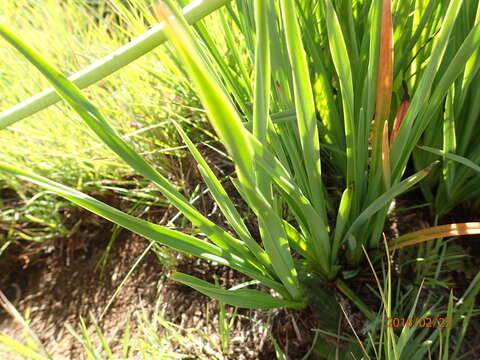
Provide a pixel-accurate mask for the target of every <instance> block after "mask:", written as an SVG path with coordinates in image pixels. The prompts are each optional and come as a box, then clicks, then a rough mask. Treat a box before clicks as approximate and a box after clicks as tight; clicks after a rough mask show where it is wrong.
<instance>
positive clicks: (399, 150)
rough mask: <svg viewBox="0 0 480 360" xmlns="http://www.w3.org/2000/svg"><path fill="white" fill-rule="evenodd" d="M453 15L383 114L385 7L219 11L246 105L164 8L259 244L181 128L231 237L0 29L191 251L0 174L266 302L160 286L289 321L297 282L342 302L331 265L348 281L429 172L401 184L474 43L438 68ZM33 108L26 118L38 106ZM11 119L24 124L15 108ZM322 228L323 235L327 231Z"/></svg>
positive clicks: (297, 5)
mask: <svg viewBox="0 0 480 360" xmlns="http://www.w3.org/2000/svg"><path fill="white" fill-rule="evenodd" d="M207 3H208V2H207ZM209 3H210V5H211V3H212V1H211V2H209ZM413 3H415V2H413ZM462 3H463V2H462V1H461V0H452V1H450V2H449V3H448V6H446V5H445V4H444V2H442V5H441V6H440V5H438V6H436V7H435V9H436V10H435V11H434V12H432V13H431V14H430V15H432V14H434V17H435V21H436V24H437V25H439V26H440V30H439V32H438V34H436V37H435V39H434V40H433V42H432V44H431V48H430V49H429V50H430V52H429V57H428V61H427V62H426V65H425V64H420V65H419V69H417V72H416V77H417V78H418V84H417V85H416V87H415V90H414V91H413V92H412V94H411V103H410V106H409V108H408V110H406V107H405V106H403V108H402V106H401V105H399V104H397V103H396V102H395V101H392V97H394V96H395V94H396V91H395V81H394V80H395V77H394V74H395V68H396V67H397V68H399V69H401V70H403V69H404V68H405V67H406V66H407V65H408V62H409V60H410V59H409V58H408V57H407V58H401V59H400V60H399V62H397V63H394V58H393V47H394V44H393V40H394V30H395V28H394V27H393V22H392V7H391V2H390V1H389V0H384V1H381V0H374V1H371V2H370V1H357V2H356V3H355V6H353V5H352V3H351V2H348V1H346V2H342V3H341V4H340V5H339V6H337V7H335V6H334V4H333V2H332V1H331V0H323V1H319V2H311V1H307V0H300V1H294V0H280V1H274V0H269V1H265V0H255V1H254V2H253V4H254V7H253V8H252V7H251V2H250V1H245V0H238V1H237V9H238V11H237V12H235V11H233V10H232V9H230V14H231V15H232V16H233V19H234V21H235V22H236V23H237V25H238V27H239V28H240V29H241V30H242V32H243V33H244V36H245V39H246V40H247V42H248V44H249V45H248V46H249V47H250V49H251V51H252V54H253V57H254V70H253V76H252V77H253V79H252V81H251V84H250V83H248V81H249V80H250V79H248V74H247V73H245V72H244V73H243V75H242V76H243V77H244V79H243V80H245V82H244V83H243V84H245V83H247V87H250V88H251V91H241V89H239V88H238V86H237V85H239V84H237V83H235V79H234V77H232V73H231V72H230V73H229V71H230V70H228V69H227V68H226V67H225V66H226V64H221V65H222V66H220V69H218V66H217V65H219V61H220V60H221V59H219V58H218V57H215V56H213V58H214V59H215V60H216V61H211V60H212V54H211V53H209V52H208V49H209V47H211V46H214V44H212V43H211V42H210V43H207V45H205V44H200V41H201V39H205V37H206V36H207V34H205V33H204V34H203V35H202V31H201V29H200V30H199V29H198V28H197V29H196V30H194V29H193V28H191V27H189V26H188V25H187V21H186V20H185V19H184V18H183V17H182V15H181V13H180V12H179V11H177V10H176V8H175V7H173V12H174V13H175V14H174V15H172V13H171V12H170V10H168V9H167V8H166V7H163V6H159V7H158V8H157V9H158V12H159V13H160V14H161V16H163V18H164V23H163V24H162V28H161V31H162V36H166V37H167V38H168V39H170V40H172V41H171V44H172V45H173V46H174V47H175V49H176V51H177V54H178V56H179V58H180V59H181V60H182V61H183V64H184V66H185V68H186V70H187V72H188V74H189V76H190V78H191V79H192V81H193V83H194V84H195V86H196V89H197V91H198V96H199V98H200V100H201V101H202V104H203V106H204V107H205V109H206V110H207V112H208V118H209V121H210V122H211V124H212V126H213V128H214V129H215V131H216V133H217V135H218V137H219V139H220V140H221V142H222V143H223V144H224V145H225V147H226V149H227V150H228V154H229V155H230V157H231V159H232V161H233V163H234V164H235V170H236V177H235V179H233V180H232V181H233V182H234V184H235V186H236V188H237V190H238V192H239V193H240V195H241V196H242V197H243V199H244V200H245V202H246V203H247V204H248V207H249V209H250V211H251V212H252V213H253V214H254V215H255V217H256V220H257V223H258V228H259V233H260V237H261V239H260V241H257V239H255V238H254V237H253V236H252V234H251V233H250V232H249V230H248V227H247V226H246V224H245V222H244V220H243V218H242V216H241V214H240V213H239V212H238V210H237V209H236V207H235V204H234V203H233V201H232V200H231V199H230V198H229V195H228V194H227V192H226V191H225V189H224V188H223V186H222V184H221V182H220V180H219V179H217V177H216V176H215V174H214V173H213V171H212V170H211V169H210V168H209V166H208V164H207V162H206V161H205V160H204V159H203V158H202V156H201V154H200V153H199V151H198V150H197V149H196V147H195V145H194V143H193V142H192V141H191V140H190V139H189V138H188V136H187V134H186V133H185V132H184V131H183V130H182V128H181V126H180V125H178V124H175V125H176V126H177V128H178V131H179V133H180V135H181V136H182V138H183V139H184V141H185V144H186V145H187V147H188V148H189V150H190V151H191V153H192V155H193V157H194V158H195V159H196V161H197V164H198V168H199V171H200V173H201V175H202V177H203V179H204V181H205V184H206V186H207V187H208V189H209V191H210V193H211V194H212V196H213V198H214V199H215V201H216V203H217V205H218V207H219V209H220V210H221V211H222V213H223V214H224V216H225V218H226V219H227V221H228V223H229V226H230V228H231V230H232V232H228V231H226V230H225V229H223V228H221V227H220V226H219V225H217V224H215V223H213V222H212V221H211V220H209V219H208V218H207V217H205V216H204V215H202V214H201V213H200V212H199V211H198V210H197V209H195V208H194V207H193V206H192V205H191V204H190V203H189V201H188V199H187V198H186V197H185V196H184V195H183V194H181V193H180V192H179V191H178V190H177V189H176V188H175V186H173V185H172V184H171V183H170V182H169V181H168V180H167V179H166V178H165V177H164V176H163V175H162V174H160V173H159V172H158V171H157V170H155V169H154V167H153V166H152V165H151V164H149V163H148V162H147V161H145V160H144V159H143V158H142V157H141V156H140V155H139V154H137V153H136V152H135V151H134V150H133V149H132V147H131V146H130V145H129V144H128V143H127V142H125V141H124V140H123V139H122V138H121V137H120V136H119V135H118V134H117V133H116V131H115V130H114V129H113V128H112V127H111V126H110V125H109V123H108V121H107V119H106V117H105V116H104V115H103V114H102V113H101V112H100V111H99V109H97V108H96V107H95V105H94V104H92V103H91V102H90V101H89V100H88V99H87V98H86V97H85V96H84V95H83V94H82V93H81V91H80V90H79V89H78V88H77V86H76V85H75V84H74V83H73V82H72V81H70V80H69V79H67V78H66V77H64V76H63V75H62V74H61V73H60V72H59V71H57V70H56V69H55V68H53V67H52V66H51V65H50V64H48V63H47V62H46V61H45V60H44V59H42V58H41V56H40V55H39V54H38V53H37V52H35V51H34V50H32V49H31V48H30V47H29V46H28V45H27V44H25V43H23V42H22V41H21V39H19V38H17V37H16V36H15V35H14V34H12V33H11V32H10V31H8V29H5V28H4V27H2V26H1V25H0V34H1V35H2V36H3V37H4V38H5V39H6V40H7V41H8V42H10V43H11V44H12V45H13V46H14V47H16V48H17V49H18V50H19V51H20V52H21V53H22V54H23V55H24V56H25V57H26V58H27V59H28V60H29V61H30V62H31V63H32V64H34V65H35V66H36V67H37V68H38V69H39V70H40V71H41V72H42V73H43V74H44V75H45V77H46V78H47V79H48V80H49V81H50V82H51V83H52V85H53V87H54V89H55V91H56V92H57V94H58V95H59V96H60V97H61V98H62V99H64V100H65V101H66V102H68V103H69V104H70V105H71V106H72V108H74V109H75V110H76V111H77V113H78V114H79V115H80V116H81V118H82V119H83V120H84V121H85V122H86V124H87V125H88V126H89V127H90V128H91V129H92V130H93V131H94V132H95V133H96V135H97V136H98V137H99V138H100V139H101V140H102V141H103V142H104V143H105V144H106V145H108V146H109V147H110V148H111V149H112V150H113V151H114V152H115V153H116V154H117V155H118V156H119V157H121V158H122V159H123V160H124V161H125V162H127V163H128V164H129V165H130V166H131V167H132V168H133V169H134V170H135V171H136V172H137V173H138V174H140V175H142V176H144V177H145V178H147V179H149V180H150V181H152V183H153V184H155V185H156V186H157V187H158V188H159V189H160V191H161V192H162V194H163V195H164V196H165V197H166V198H167V199H168V200H169V201H170V203H171V204H172V205H173V206H175V207H176V208H177V209H179V210H180V211H181V212H182V214H183V215H184V216H185V218H186V219H188V220H189V221H190V222H191V223H192V225H193V227H194V228H195V229H197V230H198V231H197V233H199V235H198V236H192V235H188V234H185V233H182V232H179V231H176V230H174V229H170V228H167V227H163V226H159V225H156V224H153V223H151V222H148V221H145V220H142V219H138V218H135V217H132V216H130V215H128V214H126V213H123V212H121V211H119V210H117V209H114V208H112V207H110V206H108V205H106V204H104V203H102V202H100V201H98V200H96V199H94V198H92V197H90V196H87V195H86V194H83V193H81V192H79V191H77V190H75V189H72V188H69V187H66V186H63V185H61V184H59V183H56V182H54V181H52V180H50V179H46V178H44V177H41V176H38V175H36V174H34V173H31V172H29V171H25V170H22V169H18V168H16V167H15V166H13V165H10V164H5V163H0V169H1V170H2V171H5V172H8V173H11V174H13V175H16V176H19V177H21V178H24V179H25V180H27V181H30V182H32V183H35V184H38V185H40V186H42V187H44V188H46V189H48V190H50V191H52V192H54V193H56V194H58V195H60V196H62V197H64V198H66V199H68V200H70V201H72V202H73V203H75V204H77V205H79V206H82V207H84V208H86V209H88V210H90V211H92V212H94V213H96V214H98V215H100V216H102V217H104V218H106V219H109V220H110V221H112V222H114V223H116V224H119V225H121V226H123V227H124V228H127V229H129V230H131V231H133V232H135V233H137V234H140V235H142V236H144V237H145V238H147V239H150V240H152V241H156V242H159V243H161V244H164V245H166V246H169V247H171V248H173V249H175V250H178V251H181V252H185V253H188V254H191V255H194V256H197V257H200V258H203V259H206V260H210V261H213V262H215V263H218V264H222V265H226V266H229V267H231V268H232V269H235V270H237V271H239V272H241V273H243V274H245V275H247V276H249V277H251V278H252V279H253V280H255V282H256V283H259V284H261V285H263V286H264V287H266V288H269V289H271V290H273V292H272V293H267V292H263V291H260V290H254V289H249V288H246V286H239V287H236V288H233V289H228V290H226V289H222V288H220V287H219V286H217V285H214V284H212V283H209V282H206V281H203V280H200V279H197V278H195V277H192V276H189V275H186V274H182V273H175V274H174V275H173V278H174V279H175V280H177V281H179V282H182V283H184V284H187V285H189V286H191V287H192V288H194V289H196V290H198V291H200V292H202V293H204V294H206V295H208V296H211V297H213V298H215V299H218V300H220V301H222V302H225V303H229V304H232V305H235V306H239V307H249V308H275V307H290V308H302V307H304V306H305V305H306V299H305V296H304V292H303V289H302V286H301V282H300V280H299V274H298V273H299V270H300V269H307V271H309V272H316V273H317V274H319V275H320V276H321V277H323V278H324V279H326V280H335V281H336V282H337V285H338V287H339V288H340V289H341V290H342V291H344V292H345V293H346V294H348V295H349V296H351V297H352V298H354V296H353V295H351V292H350V291H349V289H348V288H347V287H346V285H345V284H344V283H343V282H342V281H341V276H339V274H341V272H340V270H341V269H342V264H343V263H347V264H348V266H349V268H355V266H357V265H358V264H359V262H360V260H361V258H362V256H363V255H362V253H363V252H362V251H363V250H362V248H367V249H371V248H378V247H379V246H380V245H381V244H382V237H381V233H382V230H383V226H384V223H385V219H386V216H387V211H388V206H389V204H390V202H391V201H392V200H393V199H394V198H395V197H396V196H398V195H400V194H401V193H403V192H405V191H407V190H408V189H410V188H411V187H412V186H414V185H415V184H417V183H418V182H419V181H421V180H422V179H424V178H425V177H426V176H427V175H428V172H429V170H430V168H431V166H432V165H433V163H429V164H426V166H425V168H424V169H422V170H420V171H419V172H417V173H414V174H413V175H410V176H409V177H406V178H403V175H404V172H405V169H406V165H407V162H408V160H409V158H410V155H411V153H412V151H413V149H414V148H415V146H416V145H417V143H418V140H419V138H420V137H421V135H422V133H423V131H424V130H425V128H426V127H427V125H428V123H429V121H430V120H431V115H432V106H434V105H437V104H438V103H439V102H441V101H442V99H444V98H445V97H446V96H447V93H448V91H449V88H450V86H451V85H452V84H453V82H454V81H455V80H456V79H457V77H458V76H459V74H460V72H461V71H462V69H464V68H465V66H466V65H467V61H468V59H469V57H470V56H472V55H473V53H474V52H475V50H476V49H477V48H478V43H479V37H478V34H479V27H478V26H474V27H472V29H470V30H469V32H468V35H467V36H465V38H464V39H462V43H461V45H460V47H459V48H458V49H456V51H457V52H456V54H450V55H452V56H453V58H454V59H455V61H452V62H451V65H450V64H449V63H445V62H444V61H446V60H447V58H445V54H446V53H447V50H448V41H449V39H450V37H451V34H452V29H453V28H454V24H455V20H456V18H457V17H458V16H459V12H460V10H461V8H462ZM396 9H397V12H396V15H397V16H398V17H400V16H404V15H405V14H408V12H409V11H410V10H411V9H410V8H409V6H403V5H399V4H398V3H397V6H396ZM402 14H403V15H402ZM420 15H421V18H420V20H421V21H420V22H419V24H418V30H417V31H420V32H421V31H422V30H421V27H422V26H424V25H422V24H423V23H424V21H423V20H424V19H425V18H426V19H427V20H425V21H426V22H427V23H428V21H430V20H429V17H428V16H430V15H428V13H427V12H425V13H423V14H420ZM420 15H418V16H420ZM415 16H417V15H415ZM422 16H423V17H422ZM432 16H433V15H432ZM399 26H400V25H399ZM195 31H196V32H197V33H195ZM198 33H200V35H198ZM402 40H403V43H401V44H403V45H402V46H403V49H404V50H405V51H407V50H408V53H409V54H410V53H411V51H410V50H412V49H413V48H415V47H417V46H418V44H417V43H416V38H415V36H413V37H412V38H411V39H410V40H408V39H405V38H402ZM140 41H141V39H140ZM147 48H148V47H147ZM150 48H153V47H152V46H150ZM144 50H145V49H144ZM135 54H136V55H138V52H137V53H135ZM131 58H133V55H132V57H131ZM448 58H449V59H451V58H452V57H448ZM121 59H122V58H121V56H119V61H121ZM223 65H225V66H223ZM116 66H118V63H117V64H116ZM439 69H442V71H441V72H440V71H439ZM107 72H108V71H107ZM226 74H228V76H226ZM245 77H246V78H245ZM332 79H333V81H332ZM90 80H91V79H90ZM248 94H251V98H250V99H248V100H249V101H246V100H245V98H244V96H248ZM49 96H50V97H51V96H52V95H49ZM242 96H243V97H242ZM394 100H395V99H394ZM49 101H50V102H51V101H52V99H50V100H49ZM34 103H35V106H36V109H37V110H38V108H39V107H41V106H42V105H41V104H39V103H38V102H34ZM392 103H394V104H395V106H396V107H398V109H399V110H398V111H395V112H399V113H400V110H401V109H403V110H402V111H403V112H405V114H403V115H402V116H400V115H398V116H397V117H396V120H395V116H394V114H395V112H394V111H392V110H395V109H392ZM32 106H34V105H32ZM21 109H22V111H24V112H25V113H29V110H28V105H26V107H21ZM12 114H14V115H12ZM7 115H8V122H9V123H11V122H13V121H14V120H15V116H16V115H15V111H13V112H10V113H9V114H7ZM17 115H18V114H17ZM1 120H2V119H1V117H0V121H1ZM372 120H373V121H372ZM389 133H391V135H389ZM322 154H324V156H321V155H322ZM325 161H326V162H328V163H329V164H332V165H333V166H332V168H333V169H334V171H336V172H337V173H338V174H339V175H340V177H341V178H342V179H344V191H343V194H342V196H341V200H340V202H339V205H338V209H333V211H332V201H331V196H330V195H329V194H328V192H327V190H326V186H325V183H324V178H323V176H322V163H324V162H325ZM285 208H286V209H287V210H288V211H285ZM332 216H333V218H334V219H333V220H334V221H333V223H334V226H331V225H330V224H331V223H332V222H331V221H330V220H331V219H332ZM479 229H480V227H479V224H477V223H469V224H457V225H451V226H450V227H449V228H448V229H447V228H432V229H429V230H428V231H424V232H421V233H415V234H413V235H412V234H409V235H406V236H404V237H401V238H398V239H396V240H394V241H393V242H391V243H390V244H391V247H392V248H398V247H402V246H406V245H409V244H412V243H416V242H418V241H427V240H428V239H431V238H434V237H441V236H446V235H448V234H455V235H458V234H470V233H478V232H479ZM343 259H345V260H343ZM360 306H361V305H360ZM364 310H365V312H366V313H367V314H369V312H368V310H366V309H364Z"/></svg>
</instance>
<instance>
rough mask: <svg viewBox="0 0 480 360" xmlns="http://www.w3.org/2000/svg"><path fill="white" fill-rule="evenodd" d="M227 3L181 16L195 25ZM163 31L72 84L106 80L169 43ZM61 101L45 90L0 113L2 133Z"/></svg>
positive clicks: (219, 0)
mask: <svg viewBox="0 0 480 360" xmlns="http://www.w3.org/2000/svg"><path fill="white" fill-rule="evenodd" d="M228 2H230V0H197V1H194V2H192V3H191V4H189V5H188V6H186V7H185V8H184V9H183V11H182V12H183V14H184V16H185V18H186V20H187V21H188V22H189V23H194V22H197V21H198V20H200V19H202V18H204V17H205V16H207V15H208V14H210V13H212V12H213V11H215V10H217V9H218V8H220V7H222V6H223V5H225V4H227V3H228ZM164 27H165V24H164V23H160V24H158V25H156V26H155V27H153V28H151V29H150V30H148V31H147V32H145V33H144V34H142V35H140V36H139V37H137V38H136V39H134V40H132V41H130V42H129V43H128V44H126V45H124V46H122V47H121V48H119V49H118V50H116V51H114V52H113V53H111V54H109V55H108V56H105V57H104V58H103V59H100V60H98V61H97V62H95V63H93V64H91V65H90V66H88V67H86V68H85V69H83V70H81V71H79V72H77V73H75V74H73V75H72V76H71V77H70V78H69V80H71V81H72V82H73V83H74V84H75V85H77V86H78V87H79V88H81V89H83V88H85V87H87V86H90V85H92V84H94V83H96V82H98V81H100V80H102V79H104V78H106V77H107V76H109V75H111V74H113V73H114V72H116V71H117V70H120V69H121V68H123V67H124V66H126V65H128V64H130V63H131V62H133V61H135V60H136V59H138V58H139V57H141V56H143V55H145V54H146V53H148V52H149V51H151V50H152V49H154V48H155V47H157V46H158V45H161V44H162V43H164V42H165V41H166V40H167V38H166V37H165V33H164ZM60 99H61V98H60V96H59V95H58V94H57V93H56V92H55V90H54V89H53V88H50V89H47V90H44V91H42V92H40V93H38V94H37V95H35V96H33V97H31V98H30V99H27V100H25V101H22V102H21V103H19V104H17V105H15V106H13V107H11V108H10V109H7V110H5V111H4V112H2V113H0V129H4V128H6V127H7V126H9V125H11V124H13V123H15V122H17V121H19V120H22V119H24V118H26V117H27V116H30V115H33V114H35V113H37V112H39V111H40V110H43V109H45V108H47V107H49V106H50V105H53V104H55V103H56V102H58V101H60Z"/></svg>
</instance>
